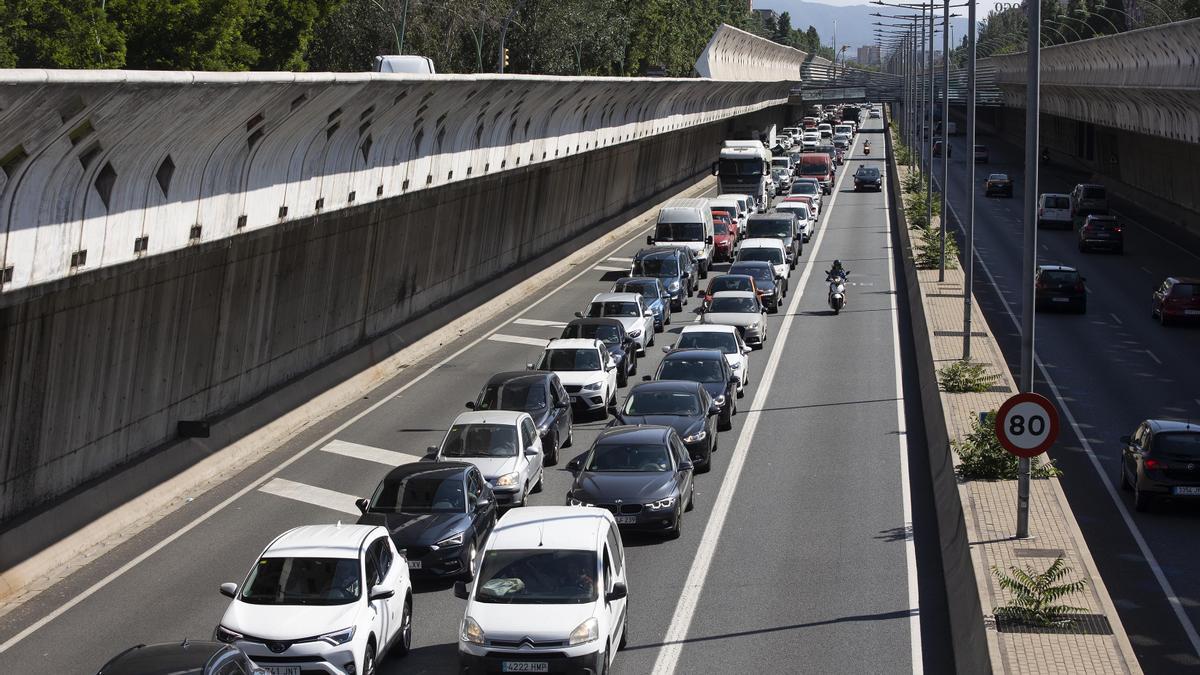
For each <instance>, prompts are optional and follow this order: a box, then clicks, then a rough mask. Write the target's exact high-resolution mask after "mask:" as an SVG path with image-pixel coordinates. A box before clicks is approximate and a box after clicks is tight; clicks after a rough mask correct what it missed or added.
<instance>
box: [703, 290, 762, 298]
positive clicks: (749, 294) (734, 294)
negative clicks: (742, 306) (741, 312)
mask: <svg viewBox="0 0 1200 675" xmlns="http://www.w3.org/2000/svg"><path fill="white" fill-rule="evenodd" d="M754 297H758V296H757V294H756V293H754V292H753V291H717V292H716V293H713V299H716V298H754Z"/></svg>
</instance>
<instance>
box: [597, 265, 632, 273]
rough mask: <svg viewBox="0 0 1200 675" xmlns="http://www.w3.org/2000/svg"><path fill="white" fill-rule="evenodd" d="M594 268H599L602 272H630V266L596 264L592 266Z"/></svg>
mask: <svg viewBox="0 0 1200 675" xmlns="http://www.w3.org/2000/svg"><path fill="white" fill-rule="evenodd" d="M592 269H594V270H598V271H600V272H628V271H629V268H628V267H614V266H612V265H594V266H593V267H592Z"/></svg>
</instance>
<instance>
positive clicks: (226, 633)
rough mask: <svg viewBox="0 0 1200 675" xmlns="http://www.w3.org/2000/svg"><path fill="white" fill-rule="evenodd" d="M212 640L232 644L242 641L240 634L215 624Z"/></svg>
mask: <svg viewBox="0 0 1200 675" xmlns="http://www.w3.org/2000/svg"><path fill="white" fill-rule="evenodd" d="M213 639H215V640H216V641H217V642H224V643H225V644H232V643H234V642H237V641H238V640H241V639H242V634H241V633H237V632H234V631H231V630H229V629H228V628H226V627H225V626H222V625H220V624H217V629H216V630H214V631H213Z"/></svg>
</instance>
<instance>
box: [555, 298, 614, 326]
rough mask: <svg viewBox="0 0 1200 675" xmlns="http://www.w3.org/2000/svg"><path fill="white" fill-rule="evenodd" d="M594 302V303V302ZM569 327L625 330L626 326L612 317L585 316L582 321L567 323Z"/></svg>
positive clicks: (574, 320)
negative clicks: (606, 327) (598, 327)
mask: <svg viewBox="0 0 1200 675" xmlns="http://www.w3.org/2000/svg"><path fill="white" fill-rule="evenodd" d="M593 302H594V301H593ZM567 325H568V326H616V327H618V328H624V327H625V324H623V323H621V320H620V319H617V318H614V317H611V316H585V317H583V318H581V319H571V320H570V321H568V322H567Z"/></svg>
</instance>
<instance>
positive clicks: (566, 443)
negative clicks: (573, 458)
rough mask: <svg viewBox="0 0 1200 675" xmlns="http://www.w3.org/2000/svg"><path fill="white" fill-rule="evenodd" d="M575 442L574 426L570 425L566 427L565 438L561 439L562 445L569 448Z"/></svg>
mask: <svg viewBox="0 0 1200 675" xmlns="http://www.w3.org/2000/svg"><path fill="white" fill-rule="evenodd" d="M574 444H575V428H574V426H571V427H569V428H568V429H567V440H565V441H563V444H562V447H564V448H569V447H571V446H572V445H574Z"/></svg>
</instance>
